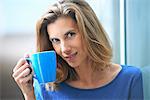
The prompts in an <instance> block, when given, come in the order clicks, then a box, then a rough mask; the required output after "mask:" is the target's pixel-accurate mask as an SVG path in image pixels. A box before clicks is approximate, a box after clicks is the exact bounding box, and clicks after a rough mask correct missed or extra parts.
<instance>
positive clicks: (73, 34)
mask: <svg viewBox="0 0 150 100" xmlns="http://www.w3.org/2000/svg"><path fill="white" fill-rule="evenodd" d="M75 34H76V33H74V32H69V33H68V34H67V37H69V38H70V37H73V36H75Z"/></svg>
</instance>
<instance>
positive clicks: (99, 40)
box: [36, 0, 112, 83]
mask: <svg viewBox="0 0 150 100" xmlns="http://www.w3.org/2000/svg"><path fill="white" fill-rule="evenodd" d="M61 16H67V17H68V16H69V17H71V18H72V19H73V20H74V21H75V22H76V24H77V26H78V30H79V32H80V33H82V34H81V37H82V39H83V41H84V44H85V46H86V49H87V55H88V57H89V59H90V61H91V62H92V69H93V71H94V70H97V69H98V70H99V69H103V68H105V67H106V66H107V65H109V64H110V62H111V58H112V48H111V45H110V41H109V38H108V36H107V34H106V32H105V31H104V29H103V27H102V25H101V23H100V22H99V20H98V18H97V16H96V14H95V13H94V11H93V10H92V8H91V7H90V5H89V4H88V3H87V2H86V1H84V0H61V1H59V2H57V3H55V4H53V5H52V6H50V7H49V8H48V11H47V12H46V13H45V14H44V15H43V16H42V17H41V18H40V19H39V20H38V22H37V26H36V31H37V51H38V52H40V51H47V50H54V48H53V46H52V43H51V42H50V40H49V35H48V32H47V26H48V24H51V23H53V22H55V21H56V20H57V19H58V18H59V17H61ZM57 60H58V64H60V65H61V66H62V67H58V68H57V81H56V83H60V82H62V81H65V80H76V79H77V78H78V76H77V74H76V72H75V70H74V69H73V68H71V67H70V66H69V65H68V64H67V63H66V62H65V61H64V60H63V59H62V58H61V57H60V56H59V55H57Z"/></svg>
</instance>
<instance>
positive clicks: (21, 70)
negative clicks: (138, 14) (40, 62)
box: [13, 63, 30, 77]
mask: <svg viewBox="0 0 150 100" xmlns="http://www.w3.org/2000/svg"><path fill="white" fill-rule="evenodd" d="M28 67H30V65H29V64H28V63H26V64H24V65H22V66H21V67H20V68H18V69H17V70H16V71H15V72H14V73H13V77H17V76H18V75H19V74H20V73H22V72H23V71H24V70H25V69H26V68H28Z"/></svg>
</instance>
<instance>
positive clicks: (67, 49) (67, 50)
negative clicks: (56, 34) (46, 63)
mask: <svg viewBox="0 0 150 100" xmlns="http://www.w3.org/2000/svg"><path fill="white" fill-rule="evenodd" d="M61 51H62V53H65V54H69V53H70V52H71V47H70V45H69V44H68V43H66V42H62V43H61Z"/></svg>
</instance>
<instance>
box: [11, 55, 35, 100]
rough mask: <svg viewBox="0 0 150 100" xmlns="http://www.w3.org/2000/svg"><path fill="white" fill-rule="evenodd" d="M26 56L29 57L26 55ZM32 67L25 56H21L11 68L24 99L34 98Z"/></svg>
mask: <svg viewBox="0 0 150 100" xmlns="http://www.w3.org/2000/svg"><path fill="white" fill-rule="evenodd" d="M26 57H29V56H28V55H26ZM32 72H33V71H32V69H31V67H30V65H29V64H28V63H27V61H26V59H25V58H21V59H20V60H19V61H18V63H17V64H16V66H15V68H14V69H13V75H12V76H13V78H14V80H15V81H16V83H17V84H18V86H19V87H20V89H21V91H22V93H23V95H24V97H25V99H26V100H27V99H28V100H29V99H30V100H34V99H35V96H34V88H33V78H32V77H33V76H32ZM31 98H32V99H31Z"/></svg>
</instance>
